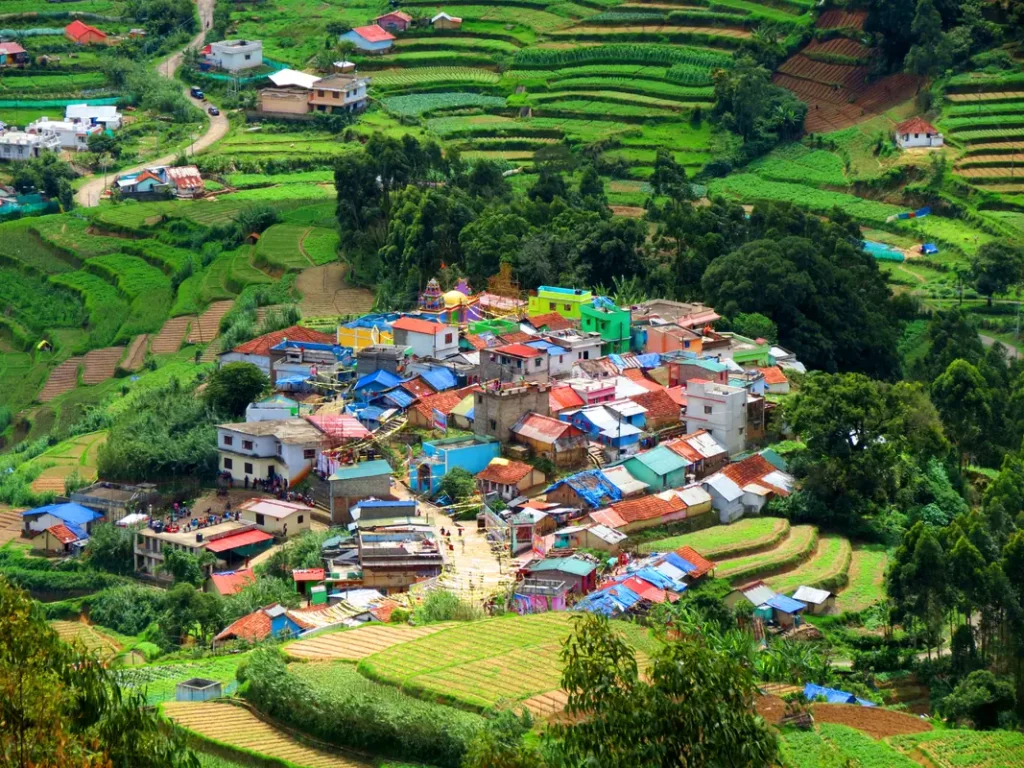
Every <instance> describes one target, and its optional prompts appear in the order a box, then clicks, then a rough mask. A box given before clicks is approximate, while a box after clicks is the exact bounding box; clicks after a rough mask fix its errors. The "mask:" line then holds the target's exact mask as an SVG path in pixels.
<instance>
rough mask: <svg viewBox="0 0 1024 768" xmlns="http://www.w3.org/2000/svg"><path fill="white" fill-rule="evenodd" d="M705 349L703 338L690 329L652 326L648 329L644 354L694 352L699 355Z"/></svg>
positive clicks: (674, 326)
mask: <svg viewBox="0 0 1024 768" xmlns="http://www.w3.org/2000/svg"><path fill="white" fill-rule="evenodd" d="M703 349H704V340H703V337H702V336H701V335H700V333H698V332H697V331H691V330H690V329H689V328H682V327H680V326H678V325H652V326H650V327H649V328H648V329H647V344H646V346H645V347H644V352H659V353H664V352H693V353H694V354H696V355H699V354H700V353H701V352H702V351H703Z"/></svg>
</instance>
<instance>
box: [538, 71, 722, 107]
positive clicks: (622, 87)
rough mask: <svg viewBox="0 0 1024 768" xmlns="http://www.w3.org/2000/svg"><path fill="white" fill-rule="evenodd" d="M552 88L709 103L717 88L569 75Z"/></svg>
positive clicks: (657, 81)
mask: <svg viewBox="0 0 1024 768" xmlns="http://www.w3.org/2000/svg"><path fill="white" fill-rule="evenodd" d="M551 88H553V89H554V88H557V89H558V90H563V89H564V90H576V89H578V90H584V89H585V90H601V91H609V90H613V91H618V92H620V93H622V94H630V93H635V94H640V95H645V96H654V97H660V98H665V99H675V100H679V101H685V102H707V103H710V102H711V100H712V99H713V98H714V95H715V90H714V88H711V87H703V88H701V87H697V88H687V87H685V86H681V85H675V84H674V83H666V82H663V81H659V80H645V79H642V78H640V77H635V78H625V77H597V76H590V77H567V78H564V79H561V80H556V81H554V82H553V83H552V84H551Z"/></svg>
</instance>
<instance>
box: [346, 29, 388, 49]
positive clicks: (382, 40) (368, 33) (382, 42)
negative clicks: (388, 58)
mask: <svg viewBox="0 0 1024 768" xmlns="http://www.w3.org/2000/svg"><path fill="white" fill-rule="evenodd" d="M338 39H339V40H340V41H341V42H348V43H352V45H354V46H355V47H356V48H358V49H359V50H360V51H362V52H364V53H387V52H388V51H390V50H391V48H392V46H393V45H394V44H395V36H394V35H392V34H391V33H390V32H388V31H387V30H386V29H384V28H383V27H381V26H380V25H379V24H370V25H369V26H365V27H355V28H354V29H351V30H349V31H348V32H346V33H345V34H343V35H340V36H339V37H338Z"/></svg>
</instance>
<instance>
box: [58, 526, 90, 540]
mask: <svg viewBox="0 0 1024 768" xmlns="http://www.w3.org/2000/svg"><path fill="white" fill-rule="evenodd" d="M64 527H65V528H67V529H68V530H69V531H71V532H72V533H73V534H75V536H77V537H78V538H79V539H88V538H89V534H88V533H86V532H85V528H83V527H82V526H80V525H75V523H64Z"/></svg>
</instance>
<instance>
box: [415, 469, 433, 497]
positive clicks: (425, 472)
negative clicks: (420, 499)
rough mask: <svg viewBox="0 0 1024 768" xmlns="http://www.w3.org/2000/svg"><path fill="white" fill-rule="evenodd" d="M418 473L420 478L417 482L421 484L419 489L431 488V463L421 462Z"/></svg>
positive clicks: (421, 490) (427, 489) (426, 489)
mask: <svg viewBox="0 0 1024 768" xmlns="http://www.w3.org/2000/svg"><path fill="white" fill-rule="evenodd" d="M417 475H418V478H419V479H418V481H417V484H418V485H419V488H418V490H419V491H420V492H423V491H429V490H431V488H430V480H431V477H430V475H431V472H430V465H429V464H420V468H419V470H418V472H417Z"/></svg>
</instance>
